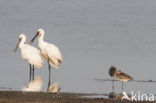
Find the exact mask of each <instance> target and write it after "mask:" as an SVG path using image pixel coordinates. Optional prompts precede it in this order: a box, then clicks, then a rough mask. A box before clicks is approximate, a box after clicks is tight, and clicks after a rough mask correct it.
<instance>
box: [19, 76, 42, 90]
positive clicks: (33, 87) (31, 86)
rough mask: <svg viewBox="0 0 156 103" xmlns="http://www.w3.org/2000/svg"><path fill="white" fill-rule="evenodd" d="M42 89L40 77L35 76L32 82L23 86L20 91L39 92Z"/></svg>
mask: <svg viewBox="0 0 156 103" xmlns="http://www.w3.org/2000/svg"><path fill="white" fill-rule="evenodd" d="M41 88H42V79H41V77H40V76H36V77H35V79H34V80H33V81H30V82H29V83H27V84H26V85H24V86H23V87H22V89H21V91H34V92H37V91H41Z"/></svg>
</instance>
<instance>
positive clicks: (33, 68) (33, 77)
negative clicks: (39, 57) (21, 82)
mask: <svg viewBox="0 0 156 103" xmlns="http://www.w3.org/2000/svg"><path fill="white" fill-rule="evenodd" d="M32 70H33V76H32V80H34V75H35V72H34V70H35V69H34V65H33V68H32Z"/></svg>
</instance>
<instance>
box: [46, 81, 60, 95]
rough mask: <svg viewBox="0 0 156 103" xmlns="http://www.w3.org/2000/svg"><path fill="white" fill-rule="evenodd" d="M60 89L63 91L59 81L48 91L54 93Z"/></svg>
mask: <svg viewBox="0 0 156 103" xmlns="http://www.w3.org/2000/svg"><path fill="white" fill-rule="evenodd" d="M60 91H61V88H60V87H59V83H57V82H56V83H54V84H53V85H51V86H50V87H49V89H48V90H47V92H53V93H58V92H60Z"/></svg>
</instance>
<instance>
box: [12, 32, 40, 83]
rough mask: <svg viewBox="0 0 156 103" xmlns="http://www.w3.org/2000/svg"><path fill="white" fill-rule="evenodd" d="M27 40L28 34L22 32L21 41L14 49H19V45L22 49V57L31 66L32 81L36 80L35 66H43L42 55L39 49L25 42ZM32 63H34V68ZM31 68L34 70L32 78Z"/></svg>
mask: <svg viewBox="0 0 156 103" xmlns="http://www.w3.org/2000/svg"><path fill="white" fill-rule="evenodd" d="M25 41H26V36H25V35H24V34H21V35H20V36H19V41H18V43H17V46H16V48H15V49H14V52H16V51H17V49H18V47H19V48H20V49H21V56H22V58H23V59H24V60H26V61H27V62H28V63H29V66H30V75H29V81H31V80H34V66H36V67H37V68H41V67H42V57H41V56H40V51H39V50H38V49H36V48H35V47H32V46H30V45H29V44H24V43H25ZM32 65H34V66H33V68H32ZM31 69H32V70H33V77H32V78H31Z"/></svg>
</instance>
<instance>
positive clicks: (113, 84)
mask: <svg viewBox="0 0 156 103" xmlns="http://www.w3.org/2000/svg"><path fill="white" fill-rule="evenodd" d="M112 88H113V93H114V92H115V90H114V76H113V81H112Z"/></svg>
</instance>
